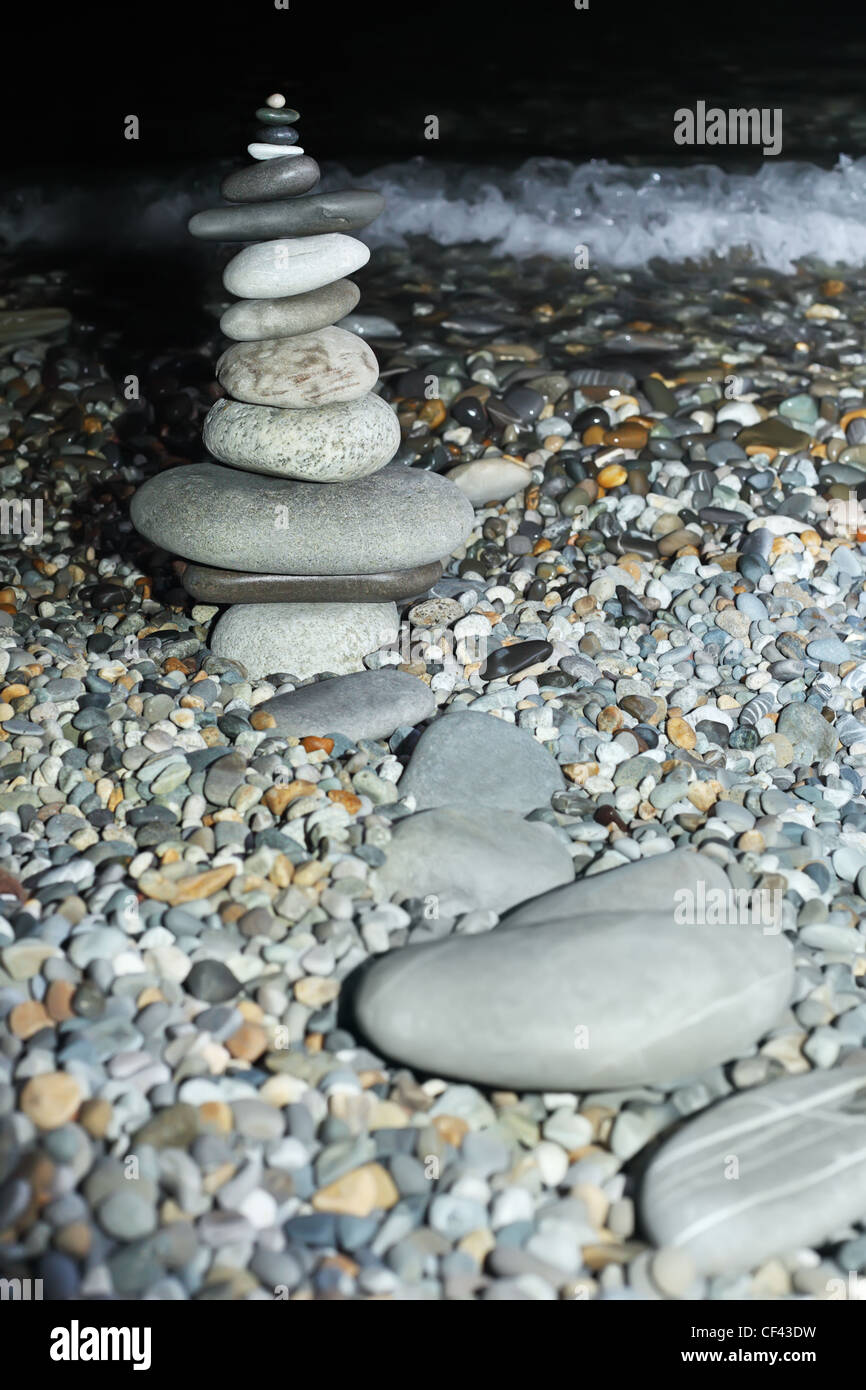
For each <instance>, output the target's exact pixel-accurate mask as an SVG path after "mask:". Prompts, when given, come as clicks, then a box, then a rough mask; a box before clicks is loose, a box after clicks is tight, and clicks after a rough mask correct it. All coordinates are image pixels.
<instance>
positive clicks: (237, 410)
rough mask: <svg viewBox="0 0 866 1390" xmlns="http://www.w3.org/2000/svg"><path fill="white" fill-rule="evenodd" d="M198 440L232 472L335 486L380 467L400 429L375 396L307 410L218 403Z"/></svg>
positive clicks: (397, 442)
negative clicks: (266, 475) (229, 465)
mask: <svg viewBox="0 0 866 1390" xmlns="http://www.w3.org/2000/svg"><path fill="white" fill-rule="evenodd" d="M203 438H204V444H205V448H206V449H208V450H209V451H210V453H212V454H214V455H215V457H216V458H218V459H220V460H221V461H222V462H223V463H230V464H231V465H232V466H233V467H234V468H243V469H246V470H247V471H248V472H252V473H268V474H273V475H274V476H275V477H282V478H306V479H307V480H308V481H310V482H320V483H339V482H347V481H348V480H349V479H351V478H362V477H364V476H365V475H366V474H367V473H375V472H376V470H377V469H379V468H384V466H385V464H386V463H387V462H388V460H389V459H391V458H393V457H394V454H395V453H396V452H397V450H398V449H399V447H400V425H399V423H398V421H397V416H396V415H395V413H394V411H393V410H392V409H391V407H390V406H389V405H388V404H387V402H386V401H383V400H382V398H381V396H374V395H366V396H360V397H359V398H358V399H357V400H354V401H344V402H339V403H337V404H335V405H321V406H312V407H311V408H309V409H307V410H280V409H278V408H276V407H274V406H267V405H247V404H244V403H243V402H240V401H227V400H221V401H217V402H216V404H215V405H213V406H211V409H210V410H209V411H208V414H207V417H206V419H205V422H204V430H203Z"/></svg>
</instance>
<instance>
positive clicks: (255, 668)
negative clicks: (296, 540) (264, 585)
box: [210, 603, 397, 680]
mask: <svg viewBox="0 0 866 1390" xmlns="http://www.w3.org/2000/svg"><path fill="white" fill-rule="evenodd" d="M396 631H397V609H396V606H395V605H394V604H393V603H268V604H260V603H238V604H235V605H234V607H233V608H228V609H226V611H225V613H223V615H222V617H221V618H220V619H219V621H218V623H217V624H216V627H215V628H214V630H213V632H212V634H211V639H210V649H211V651H212V652H213V654H214V656H222V657H226V658H228V659H229V660H231V661H240V662H241V664H242V665H243V666H245V667H246V669H247V671H248V673H249V674H250V675H251V676H253V677H254V678H255V677H259V676H267V675H270V674H271V672H273V671H288V672H290V673H291V674H292V675H293V676H297V677H298V678H299V679H300V680H306V679H307V677H308V676H318V675H319V674H321V673H322V672H323V671H329V672H333V673H334V674H335V675H343V674H344V673H345V672H347V671H359V670H361V668H362V665H363V659H364V657H365V656H367V655H368V654H369V653H370V652H372V651H375V650H376V648H377V647H378V646H380V645H381V643H383V642H389V641H393V639H394V635H395V633H396Z"/></svg>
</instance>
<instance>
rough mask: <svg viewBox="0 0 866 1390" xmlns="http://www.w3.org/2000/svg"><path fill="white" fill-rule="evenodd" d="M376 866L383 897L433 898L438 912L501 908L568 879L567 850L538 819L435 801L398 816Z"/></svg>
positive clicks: (570, 865)
mask: <svg viewBox="0 0 866 1390" xmlns="http://www.w3.org/2000/svg"><path fill="white" fill-rule="evenodd" d="M386 855H387V858H386V860H385V863H384V864H383V865H382V867H381V868H380V869H379V870H377V873H376V879H377V882H378V886H379V888H380V889H381V890H382V891H383V892H384V893H385V895H386V896H387V897H388V898H393V899H394V900H395V901H397V902H399V901H401V899H403V898H426V897H429V896H431V895H432V896H433V897H435V898H436V899H438V903H437V906H438V909H439V912H440V914H442V915H443V916H446V917H452V916H457V915H458V914H460V913H463V912H473V911H475V910H476V909H490V910H492V911H493V912H500V913H501V912H506V911H507V910H508V908H510V907H513V906H514V904H515V903H519V902H523V900H524V899H525V898H530V897H533V896H534V895H535V894H537V893H545V892H547V890H548V889H550V888H555V887H557V886H558V885H559V884H563V883H568V882H569V881H570V880H571V879H573V877H574V865H573V861H572V857H571V852H570V850H569V847H568V845H567V844H565V843H564V842H563V841H562V840H561V839H560V838H559V836H558V835H557V834H556V832H555V830H554V829H553V828H552V827H551V826H549V825H545V824H544V823H543V822H542V821H526V820H524V819H523V818H522V817H521V816H519V815H515V814H514V813H513V812H511V811H494V810H493V809H492V808H490V807H487V806H466V805H461V806H439V807H436V808H435V809H434V810H430V811H419V812H417V814H416V815H414V816H404V817H403V819H402V820H398V821H397V822H396V824H395V826H394V829H393V832H392V838H391V842H390V844H389V845H388V846H387V849H386Z"/></svg>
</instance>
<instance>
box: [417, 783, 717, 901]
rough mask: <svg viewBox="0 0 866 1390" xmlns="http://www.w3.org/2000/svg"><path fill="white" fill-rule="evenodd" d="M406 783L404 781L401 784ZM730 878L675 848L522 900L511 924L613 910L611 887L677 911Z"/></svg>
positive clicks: (712, 863) (702, 857)
mask: <svg viewBox="0 0 866 1390" xmlns="http://www.w3.org/2000/svg"><path fill="white" fill-rule="evenodd" d="M400 786H401V788H402V786H403V783H402V782H401V783H400ZM730 888H731V881H730V879H729V878H728V876H727V874H726V873H725V871H724V869H723V868H722V866H721V864H719V863H718V862H717V861H716V860H715V859H713V858H711V857H710V855H708V854H696V853H695V852H694V851H693V850H690V849H674V850H671V851H670V853H668V854H653V855H650V856H649V857H648V858H646V859H638V860H637V861H636V863H634V864H624V865H623V866H622V867H621V868H618V869H613V870H608V872H607V873H601V874H591V875H590V876H589V878H581V879H578V880H577V881H576V882H575V883H569V884H567V885H566V886H565V887H564V888H557V889H555V890H554V891H553V892H552V893H545V894H544V896H543V897H538V898H533V899H532V900H531V901H529V902H525V903H523V904H522V905H521V906H520V907H519V908H515V910H514V911H513V912H512V913H510V914H509V917H508V923H509V926H514V927H534V926H541V925H542V924H543V923H545V922H553V921H575V920H577V919H579V918H580V917H581V916H583V915H584V914H586V913H592V912H609V911H610V910H611V896H610V895H611V890H612V889H613V890H614V891H615V892H616V895H617V897H616V904H617V906H620V905H621V906H622V907H623V908H629V907H631V906H633V905H634V904H638V903H639V904H640V906H641V908H642V909H645V910H646V911H647V912H660V913H669V914H671V915H674V914H675V913H676V912H677V909H678V906H679V904H680V901H681V899H680V896H679V895H680V894H681V893H682V892H686V893H691V894H692V895H693V897H694V900H695V902H696V903H697V901H698V899H699V893H702V895H703V897H702V900H703V901H704V902H706V900H707V895H708V894H709V893H711V892H717V891H721V892H724V893H728V892H729V891H730Z"/></svg>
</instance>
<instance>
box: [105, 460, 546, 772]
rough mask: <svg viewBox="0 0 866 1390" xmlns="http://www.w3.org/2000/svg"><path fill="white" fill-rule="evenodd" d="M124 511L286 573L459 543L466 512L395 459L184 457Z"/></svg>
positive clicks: (458, 498)
mask: <svg viewBox="0 0 866 1390" xmlns="http://www.w3.org/2000/svg"><path fill="white" fill-rule="evenodd" d="M130 515H131V517H132V522H133V525H134V526H135V527H136V529H137V530H138V531H140V532H141V534H142V535H143V536H146V537H147V539H148V540H149V541H152V542H153V544H154V545H159V546H161V547H162V548H163V549H164V550H170V551H172V552H173V553H174V554H176V555H183V556H185V557H186V558H187V559H189V560H196V561H198V563H199V564H202V565H215V566H218V567H219V568H225V569H234V570H248V571H252V572H253V573H255V574H293V575H297V574H301V575H304V574H307V575H328V574H336V575H339V574H345V573H346V572H350V573H356V574H380V573H381V572H382V571H383V570H391V569H409V568H410V567H413V566H415V565H423V564H428V563H429V562H430V561H432V560H439V559H441V558H442V556H443V554H446V555H447V554H448V553H449V552H450V551H452V550H455V549H456V548H457V547H458V546H459V545H461V544H462V543H463V541H464V540H465V539H466V537H467V535H468V534H469V532H470V531H471V530H472V526H473V523H474V520H475V513H474V512H473V510H472V507H471V506H470V504H469V503H468V502H467V500H466V498H465V497H464V496H463V494H462V493H461V492H459V491H458V490H457V488H456V487H454V486H453V485H452V484H451V483H449V482H446V481H445V479H444V478H440V477H438V476H437V475H436V474H434V473H427V472H424V471H420V470H418V469H414V468H407V467H405V465H404V464H400V463H390V464H387V465H386V467H385V468H382V469H380V470H379V472H378V473H371V474H369V475H368V476H367V477H366V478H356V479H355V480H354V481H353V482H351V483H328V484H323V483H303V482H297V481H295V480H294V479H289V478H268V477H264V476H263V475H261V474H259V473H242V472H241V470H240V469H238V468H224V467H223V466H222V465H221V464H218V463H193V464H187V465H184V467H182V468H171V469H167V470H166V471H165V472H163V473H157V474H156V476H155V477H153V478H149V479H148V481H147V482H146V483H144V484H143V485H142V487H140V488H139V489H138V491H137V492H136V494H135V496H134V497H133V499H132V503H131V507H130ZM272 669H273V670H277V669H279V668H278V667H273V668H272ZM449 717H450V716H449ZM473 717H474V716H473ZM484 718H489V716H487V715H485V716H484ZM526 737H527V738H529V735H526ZM530 741H531V740H530ZM539 748H540V745H539ZM540 751H542V752H543V750H540ZM548 757H549V754H548ZM551 761H552V759H551Z"/></svg>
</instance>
